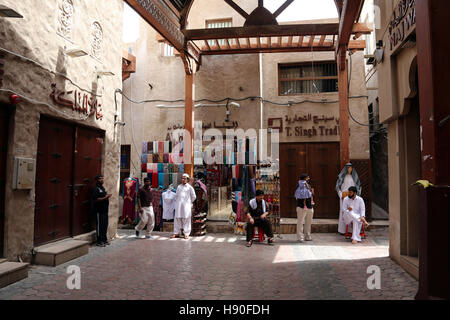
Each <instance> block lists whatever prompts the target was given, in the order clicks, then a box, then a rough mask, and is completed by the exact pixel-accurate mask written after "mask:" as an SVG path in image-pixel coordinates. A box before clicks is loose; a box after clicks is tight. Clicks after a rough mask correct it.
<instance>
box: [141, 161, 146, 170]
mask: <svg viewBox="0 0 450 320" xmlns="http://www.w3.org/2000/svg"><path fill="white" fill-rule="evenodd" d="M141 171H142V172H147V164H146V163H142V164H141Z"/></svg>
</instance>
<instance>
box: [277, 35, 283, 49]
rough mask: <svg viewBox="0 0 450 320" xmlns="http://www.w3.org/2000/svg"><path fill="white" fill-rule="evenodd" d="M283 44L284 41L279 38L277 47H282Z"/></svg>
mask: <svg viewBox="0 0 450 320" xmlns="http://www.w3.org/2000/svg"><path fill="white" fill-rule="evenodd" d="M282 42H283V41H282V39H281V37H278V42H277V46H278V47H281V43H282Z"/></svg>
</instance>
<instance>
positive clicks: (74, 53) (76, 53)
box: [64, 48, 88, 58]
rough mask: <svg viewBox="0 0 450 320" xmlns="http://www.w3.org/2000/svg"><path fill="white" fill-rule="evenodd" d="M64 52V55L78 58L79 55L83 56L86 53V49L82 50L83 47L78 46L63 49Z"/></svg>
mask: <svg viewBox="0 0 450 320" xmlns="http://www.w3.org/2000/svg"><path fill="white" fill-rule="evenodd" d="M64 54H65V55H66V56H69V57H72V58H79V57H84V56H87V55H88V54H87V52H86V51H84V50H83V49H79V48H74V49H69V50H64Z"/></svg>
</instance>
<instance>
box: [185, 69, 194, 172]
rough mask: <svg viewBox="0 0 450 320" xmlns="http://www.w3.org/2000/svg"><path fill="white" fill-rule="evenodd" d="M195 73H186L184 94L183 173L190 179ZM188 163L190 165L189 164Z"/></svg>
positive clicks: (192, 148)
mask: <svg viewBox="0 0 450 320" xmlns="http://www.w3.org/2000/svg"><path fill="white" fill-rule="evenodd" d="M194 81H195V71H192V72H190V73H186V93H185V97H186V98H185V100H186V102H185V103H186V105H185V115H184V126H185V130H186V133H188V135H187V137H185V138H184V155H185V158H184V159H185V162H186V164H185V166H184V173H187V174H189V176H190V177H191V178H192V177H193V176H194V121H195V120H194V119H195V110H194V109H195V106H194V100H195V84H194ZM189 162H190V163H189Z"/></svg>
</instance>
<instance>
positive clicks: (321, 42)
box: [319, 35, 327, 46]
mask: <svg viewBox="0 0 450 320" xmlns="http://www.w3.org/2000/svg"><path fill="white" fill-rule="evenodd" d="M326 37H327V36H326V35H323V36H321V37H320V41H319V46H322V45H323V43H324V42H325V38H326Z"/></svg>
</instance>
